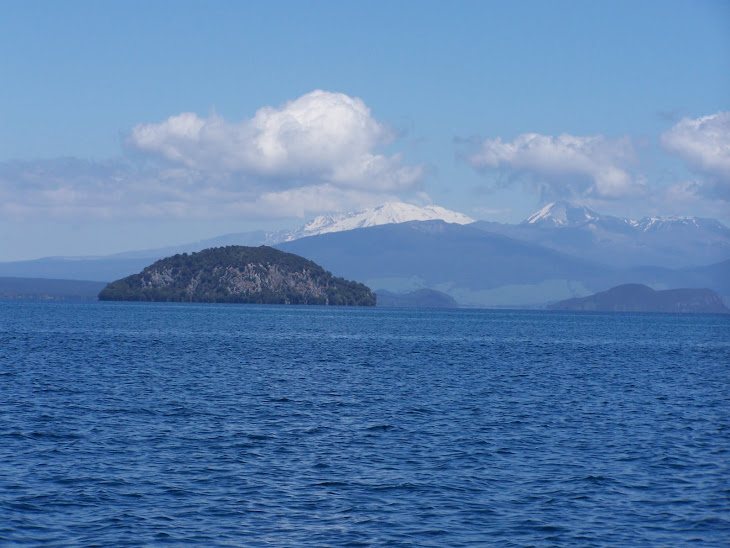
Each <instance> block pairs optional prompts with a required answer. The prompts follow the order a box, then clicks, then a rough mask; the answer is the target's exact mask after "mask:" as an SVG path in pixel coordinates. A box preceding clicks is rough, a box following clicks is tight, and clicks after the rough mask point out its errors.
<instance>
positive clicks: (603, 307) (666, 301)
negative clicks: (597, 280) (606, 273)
mask: <svg viewBox="0 0 730 548" xmlns="http://www.w3.org/2000/svg"><path fill="white" fill-rule="evenodd" d="M548 309H550V310H583V311H601V312H694V313H710V314H713V313H714V314H727V313H730V310H728V309H727V307H726V306H725V305H724V303H723V302H722V299H721V298H720V296H719V295H718V294H717V293H715V292H714V291H712V290H710V289H664V290H660V291H656V290H654V289H652V288H651V287H648V286H646V285H643V284H625V285H619V286H617V287H613V288H611V289H609V290H607V291H602V292H600V293H596V294H595V295H590V296H588V297H582V298H577V299H567V300H565V301H560V302H558V303H555V304H551V305H550V306H548Z"/></svg>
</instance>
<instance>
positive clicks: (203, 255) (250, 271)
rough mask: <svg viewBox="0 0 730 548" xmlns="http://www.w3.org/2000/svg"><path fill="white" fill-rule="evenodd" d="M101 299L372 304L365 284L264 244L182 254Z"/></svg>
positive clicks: (115, 285) (108, 289)
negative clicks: (336, 275)
mask: <svg viewBox="0 0 730 548" xmlns="http://www.w3.org/2000/svg"><path fill="white" fill-rule="evenodd" d="M99 300H100V301H156V302H196V303H249V304H310V305H342V306H375V295H374V294H373V292H372V291H370V288H368V287H367V286H365V285H363V284H361V283H357V282H351V281H347V280H344V279H342V278H337V277H334V276H333V275H332V274H331V273H329V272H327V271H325V270H324V268H322V267H321V266H319V265H318V264H316V263H314V262H312V261H309V260H307V259H304V258H303V257H300V256H298V255H294V254H292V253H285V252H283V251H279V250H277V249H273V248H271V247H267V246H260V247H244V246H227V247H217V248H212V249H205V250H203V251H200V252H197V253H191V254H189V255H188V254H187V253H183V254H181V255H175V256H173V257H168V258H166V259H162V260H160V261H157V262H155V263H154V264H152V265H150V266H148V267H146V268H145V269H144V270H142V272H140V273H139V274H134V275H132V276H127V277H126V278H122V279H121V280H117V281H115V282H112V283H110V284H108V285H107V286H106V287H105V288H104V289H103V290H102V291H101V293H99Z"/></svg>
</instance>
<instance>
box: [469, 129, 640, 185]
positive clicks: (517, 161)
mask: <svg viewBox="0 0 730 548" xmlns="http://www.w3.org/2000/svg"><path fill="white" fill-rule="evenodd" d="M467 160H468V161H469V163H470V164H471V165H472V166H473V167H474V168H476V169H479V170H488V169H495V170H504V171H507V172H509V173H512V174H515V175H517V176H518V177H519V176H525V175H526V176H527V177H528V179H529V180H530V181H531V182H532V184H533V185H535V186H536V187H537V188H538V189H539V190H540V191H541V192H542V193H544V194H549V195H552V196H583V197H591V196H593V197H600V198H608V199H613V198H622V197H626V196H632V195H637V194H641V193H643V192H645V188H646V182H645V181H644V179H643V178H641V177H636V176H634V175H633V174H632V173H631V172H630V171H629V166H630V165H631V164H633V163H634V162H635V161H636V154H635V151H634V147H633V144H632V143H631V140H630V139H629V138H628V137H624V138H620V139H606V138H605V137H603V136H602V135H596V136H588V137H581V136H574V135H568V134H562V135H559V136H557V137H555V136H551V135H540V134H537V133H526V134H522V135H519V136H518V137H517V138H516V139H514V140H513V141H512V142H503V141H502V139H501V138H499V137H497V138H496V139H486V140H485V141H483V142H482V143H481V144H480V146H479V149H478V150H477V152H476V153H474V154H472V155H470V156H468V158H467Z"/></svg>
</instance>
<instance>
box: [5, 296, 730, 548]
mask: <svg viewBox="0 0 730 548" xmlns="http://www.w3.org/2000/svg"><path fill="white" fill-rule="evenodd" d="M728 542H730V318H728V317H726V316H719V315H671V314H599V313H566V312H547V311H492V310H463V309H458V310H414V309H381V308H335V307H332V308H327V307H286V306H278V307H274V306H240V305H238V306H237V305H195V304H145V303H56V302H31V301H25V302H23V301H4V302H0V545H1V546H158V545H159V546H195V545H197V546H369V545H389V546H479V545H483V546H490V545H500V546H528V545H532V546H682V545H689V544H692V545H697V546H726V545H727V544H728Z"/></svg>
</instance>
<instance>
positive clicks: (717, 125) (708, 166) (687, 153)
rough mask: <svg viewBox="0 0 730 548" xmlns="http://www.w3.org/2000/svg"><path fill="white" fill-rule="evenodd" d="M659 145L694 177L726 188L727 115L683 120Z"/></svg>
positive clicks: (729, 161)
mask: <svg viewBox="0 0 730 548" xmlns="http://www.w3.org/2000/svg"><path fill="white" fill-rule="evenodd" d="M661 143H662V146H663V147H664V148H665V149H666V150H667V151H669V152H671V153H674V154H677V155H678V156H679V157H680V158H682V159H683V160H684V161H686V162H687V163H688V164H689V166H690V168H692V169H693V170H694V171H696V172H697V173H700V174H702V175H705V176H708V177H709V178H711V179H712V180H713V182H716V183H719V184H722V185H729V184H730V112H718V113H716V114H711V115H709V116H703V117H701V118H683V119H682V120H681V121H680V122H678V123H677V124H676V125H674V126H673V127H672V128H671V129H670V130H668V131H666V132H665V133H663V134H662V136H661Z"/></svg>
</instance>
